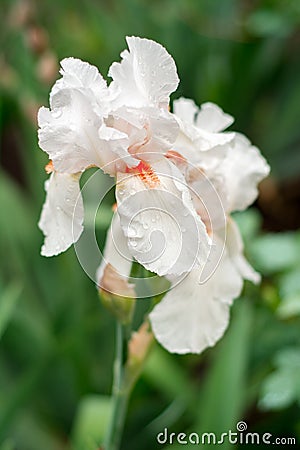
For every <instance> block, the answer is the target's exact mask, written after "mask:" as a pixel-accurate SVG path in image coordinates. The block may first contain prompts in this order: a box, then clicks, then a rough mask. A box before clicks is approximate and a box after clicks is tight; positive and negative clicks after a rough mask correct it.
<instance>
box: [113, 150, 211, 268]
mask: <svg viewBox="0 0 300 450" xmlns="http://www.w3.org/2000/svg"><path fill="white" fill-rule="evenodd" d="M116 197H117V203H118V213H119V215H120V221H121V227H122V229H123V232H124V234H125V236H126V237H127V238H128V248H129V251H130V252H131V254H132V256H134V258H135V259H136V260H137V261H138V262H139V263H141V264H142V265H143V266H144V267H146V269H148V270H150V271H153V272H155V273H157V274H158V275H166V274H175V275H176V274H177V275H179V274H182V273H183V272H187V271H190V270H191V269H192V268H193V267H196V266H203V265H204V264H205V261H206V260H207V257H208V253H209V248H210V239H209V237H208V235H207V233H206V229H205V225H204V224H203V223H202V222H201V220H200V218H199V216H198V215H197V213H196V211H195V209H194V207H193V204H192V200H191V196H190V192H189V190H188V187H187V186H186V183H185V180H184V178H183V176H182V175H181V173H180V172H179V170H178V169H177V168H176V167H175V166H174V165H173V164H172V163H171V162H169V161H168V160H166V159H163V160H161V161H159V162H156V163H153V164H152V166H150V165H148V164H146V163H141V164H140V165H139V166H138V167H137V168H136V170H135V171H134V172H132V173H127V174H121V173H119V174H118V177H117V187H116Z"/></svg>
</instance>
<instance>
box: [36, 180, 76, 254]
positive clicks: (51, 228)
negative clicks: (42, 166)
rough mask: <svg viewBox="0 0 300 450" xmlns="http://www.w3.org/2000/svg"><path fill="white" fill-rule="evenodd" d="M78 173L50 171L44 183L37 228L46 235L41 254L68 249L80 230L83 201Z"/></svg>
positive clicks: (57, 252)
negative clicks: (44, 196)
mask: <svg viewBox="0 0 300 450" xmlns="http://www.w3.org/2000/svg"><path fill="white" fill-rule="evenodd" d="M79 178H80V174H72V175H69V174H65V173H57V172H53V173H52V174H51V175H50V178H49V179H48V180H47V181H46V183H45V190H46V192H47V196H46V201H45V203H44V206H43V209H42V213H41V217H40V220H39V228H40V229H41V230H42V231H43V233H44V235H45V242H44V245H43V247H42V250H41V254H42V255H43V256H54V255H58V254H59V253H61V252H63V251H65V250H67V248H69V247H70V246H71V245H72V244H73V243H74V242H76V241H77V240H78V239H79V237H80V235H81V233H82V231H83V225H82V224H83V217H84V212H83V202H82V197H81V193H80V186H79Z"/></svg>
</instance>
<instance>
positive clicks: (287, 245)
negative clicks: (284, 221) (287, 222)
mask: <svg viewBox="0 0 300 450" xmlns="http://www.w3.org/2000/svg"><path fill="white" fill-rule="evenodd" d="M299 252H300V246H299V242H298V236H297V234H296V233H281V234H268V235H266V236H262V237H259V238H257V239H256V240H255V241H254V242H253V243H252V244H251V246H249V254H250V256H251V259H252V260H253V262H254V265H255V268H256V269H257V270H258V271H260V272H262V273H264V274H272V273H276V272H280V271H282V270H285V269H289V268H291V267H293V266H295V265H296V264H297V263H298V262H299Z"/></svg>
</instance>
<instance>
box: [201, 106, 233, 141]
mask: <svg viewBox="0 0 300 450" xmlns="http://www.w3.org/2000/svg"><path fill="white" fill-rule="evenodd" d="M233 122H234V118H233V117H232V116H230V115H229V114H226V113H224V111H223V110H222V109H221V108H220V107H219V106H218V105H216V104H214V103H210V102H207V103H203V104H202V105H201V109H200V111H199V113H198V115H197V119H196V126H197V127H199V128H202V129H203V130H206V131H211V132H212V133H219V132H220V131H223V130H225V129H226V128H228V127H229V126H230V125H231V124H232V123H233Z"/></svg>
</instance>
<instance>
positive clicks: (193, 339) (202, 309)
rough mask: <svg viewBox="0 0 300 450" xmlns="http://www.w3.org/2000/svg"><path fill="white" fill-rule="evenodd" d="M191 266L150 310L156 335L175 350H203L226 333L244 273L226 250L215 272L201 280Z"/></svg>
mask: <svg viewBox="0 0 300 450" xmlns="http://www.w3.org/2000/svg"><path fill="white" fill-rule="evenodd" d="M200 277H201V274H200V272H199V270H197V269H194V270H192V271H191V272H190V273H189V274H188V275H187V276H186V277H185V278H184V279H183V280H182V281H180V282H179V283H178V284H176V283H174V284H173V287H172V288H171V289H170V291H169V292H168V293H167V294H166V296H165V297H164V298H163V299H162V301H161V302H160V303H159V304H158V305H156V306H155V307H154V309H153V311H152V312H151V313H150V321H151V324H152V329H153V332H154V334H155V337H156V339H157V340H158V341H159V342H160V344H161V345H162V346H163V347H165V348H166V349H167V350H168V351H170V352H172V353H180V354H184V353H201V352H202V351H203V350H205V349H206V348H207V347H211V346H213V345H215V343H216V342H217V341H218V340H219V339H220V338H221V337H222V336H223V334H224V332H225V330H226V328H227V326H228V323H229V308H230V304H231V303H232V301H233V299H234V298H236V297H238V296H239V294H240V292H241V289H242V277H241V276H240V274H239V273H238V271H237V270H236V268H235V266H234V265H233V264H232V262H231V261H230V258H229V256H228V255H227V253H226V251H225V253H224V254H223V257H222V259H221V261H220V262H219V265H218V266H217V268H216V270H215V272H214V273H213V275H212V276H211V278H209V279H208V280H207V281H206V282H205V283H203V284H200V283H199V280H200Z"/></svg>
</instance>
